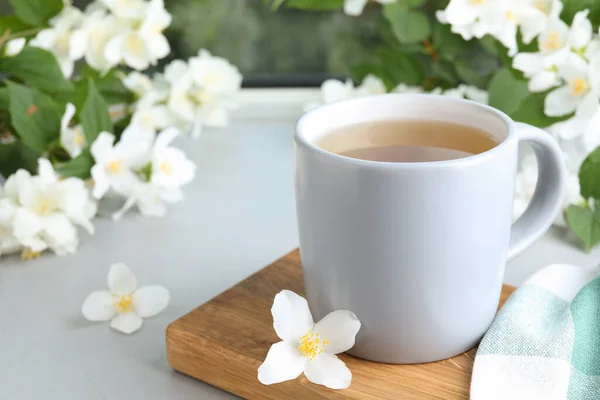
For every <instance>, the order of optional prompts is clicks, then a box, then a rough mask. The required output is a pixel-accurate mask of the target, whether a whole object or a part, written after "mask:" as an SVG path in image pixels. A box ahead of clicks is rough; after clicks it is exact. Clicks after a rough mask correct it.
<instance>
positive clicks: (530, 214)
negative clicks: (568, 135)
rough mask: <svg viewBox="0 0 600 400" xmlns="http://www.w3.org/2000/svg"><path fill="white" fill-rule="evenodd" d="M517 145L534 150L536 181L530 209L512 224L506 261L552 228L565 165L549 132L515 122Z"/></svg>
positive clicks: (561, 197)
mask: <svg viewBox="0 0 600 400" xmlns="http://www.w3.org/2000/svg"><path fill="white" fill-rule="evenodd" d="M515 127H516V130H517V137H518V139H519V142H527V143H529V144H530V145H531V147H532V148H533V151H534V153H535V157H536V158H537V163H538V181H537V185H536V187H535V192H534V194H533V198H532V199H531V202H530V203H529V206H528V207H527V209H526V210H525V212H524V213H523V215H521V217H519V219H518V220H517V221H516V222H515V223H514V224H513V226H512V230H511V232H510V242H509V245H508V253H507V261H510V260H512V259H513V258H515V257H516V256H518V255H519V254H521V253H522V252H523V251H524V250H525V249H526V248H527V247H529V246H530V245H531V244H532V243H533V242H534V241H535V240H537V239H538V238H539V237H540V236H542V235H543V234H544V233H545V232H546V230H547V229H548V228H549V227H550V225H552V221H553V220H554V218H555V216H556V213H557V212H558V211H559V209H560V208H561V206H562V199H563V192H564V186H565V185H564V183H565V175H566V171H565V163H564V160H563V156H562V152H561V150H560V147H559V146H558V143H557V142H556V140H554V138H553V137H552V136H550V134H548V132H545V131H543V130H541V129H539V128H536V127H534V126H531V125H528V124H524V123H520V122H516V123H515Z"/></svg>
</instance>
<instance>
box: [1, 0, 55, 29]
mask: <svg viewBox="0 0 600 400" xmlns="http://www.w3.org/2000/svg"><path fill="white" fill-rule="evenodd" d="M10 3H11V4H12V6H13V8H14V9H15V13H16V14H17V16H18V17H19V19H20V20H21V21H23V22H25V23H27V24H29V25H34V26H40V25H44V24H45V23H46V22H47V21H48V20H49V19H50V18H52V17H54V16H55V15H56V14H58V13H59V12H60V10H62V8H63V1H62V0H10Z"/></svg>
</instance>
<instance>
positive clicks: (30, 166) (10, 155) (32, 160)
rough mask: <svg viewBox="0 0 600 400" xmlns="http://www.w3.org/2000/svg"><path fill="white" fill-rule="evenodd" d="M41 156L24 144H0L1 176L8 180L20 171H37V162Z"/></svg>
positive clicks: (18, 142) (17, 142)
mask: <svg viewBox="0 0 600 400" xmlns="http://www.w3.org/2000/svg"><path fill="white" fill-rule="evenodd" d="M40 156H41V154H40V153H39V152H37V151H35V150H33V149H31V148H29V147H27V146H25V145H24V144H23V143H22V142H20V141H16V142H12V143H0V175H2V176H3V177H5V178H8V177H9V176H10V175H12V174H14V173H15V172H17V170H19V169H25V170H27V171H29V172H31V173H35V172H36V171H37V168H38V165H37V160H38V158H40Z"/></svg>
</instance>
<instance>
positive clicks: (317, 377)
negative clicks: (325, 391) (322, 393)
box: [304, 353, 352, 389]
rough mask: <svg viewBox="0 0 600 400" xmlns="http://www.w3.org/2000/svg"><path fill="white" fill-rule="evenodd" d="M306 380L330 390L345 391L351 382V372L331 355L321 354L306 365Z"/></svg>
mask: <svg viewBox="0 0 600 400" xmlns="http://www.w3.org/2000/svg"><path fill="white" fill-rule="evenodd" d="M304 375H306V379H308V380H309V381H311V382H312V383H316V384H317V385H323V386H326V387H328V388H330V389H346V388H348V386H350V382H352V372H350V370H349V369H348V367H346V364H344V362H343V361H342V360H340V359H339V358H338V357H337V356H335V355H333V354H327V353H324V354H321V355H319V356H317V357H316V358H315V359H314V360H312V361H310V362H308V363H306V367H305V368H304Z"/></svg>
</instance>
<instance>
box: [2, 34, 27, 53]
mask: <svg viewBox="0 0 600 400" xmlns="http://www.w3.org/2000/svg"><path fill="white" fill-rule="evenodd" d="M25 43H27V41H26V39H25V38H17V39H13V40H9V41H8V42H7V43H6V49H5V51H4V54H5V55H6V56H7V57H13V56H16V55H17V54H19V53H20V52H21V50H23V48H24V47H25Z"/></svg>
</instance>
